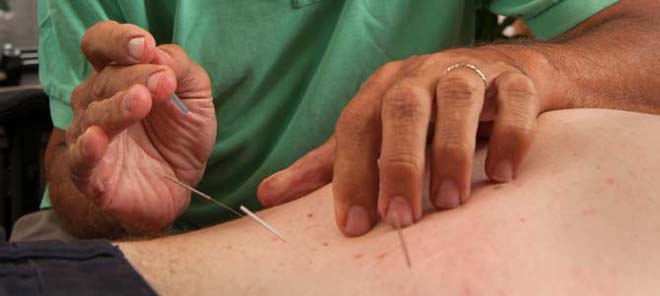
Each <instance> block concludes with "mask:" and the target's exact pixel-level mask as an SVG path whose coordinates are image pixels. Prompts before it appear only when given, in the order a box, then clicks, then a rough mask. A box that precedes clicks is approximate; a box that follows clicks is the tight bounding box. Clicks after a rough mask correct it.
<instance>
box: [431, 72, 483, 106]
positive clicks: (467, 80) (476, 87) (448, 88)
mask: <svg viewBox="0 0 660 296" xmlns="http://www.w3.org/2000/svg"><path fill="white" fill-rule="evenodd" d="M475 78H477V77H475ZM482 88H483V82H482V81H481V80H479V79H472V78H471V77H469V76H466V75H465V74H463V73H461V72H458V70H457V71H454V72H451V73H449V74H447V75H445V77H444V78H443V79H441V80H440V81H439V82H438V89H437V93H438V97H440V98H443V99H445V100H451V101H464V102H470V101H475V99H474V97H475V96H474V94H475V93H477V92H479V91H480V90H481V89H482Z"/></svg>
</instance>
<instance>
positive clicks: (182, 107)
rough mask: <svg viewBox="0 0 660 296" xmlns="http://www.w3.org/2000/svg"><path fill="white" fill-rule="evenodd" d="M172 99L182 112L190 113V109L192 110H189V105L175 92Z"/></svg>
mask: <svg viewBox="0 0 660 296" xmlns="http://www.w3.org/2000/svg"><path fill="white" fill-rule="evenodd" d="M170 100H171V101H172V103H174V105H175V106H176V107H177V108H179V110H180V111H181V113H184V114H185V113H188V111H190V110H188V106H186V104H185V103H183V101H181V99H180V98H179V96H177V95H176V94H173V95H172V97H171V98H170Z"/></svg>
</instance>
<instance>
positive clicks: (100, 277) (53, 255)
mask: <svg viewBox="0 0 660 296" xmlns="http://www.w3.org/2000/svg"><path fill="white" fill-rule="evenodd" d="M1 232H2V230H1V229H0V233H1ZM0 295H156V293H155V292H154V291H153V290H152V289H151V287H149V285H148V284H147V282H146V281H145V280H144V279H143V278H142V277H141V276H140V275H139V274H138V273H137V271H135V269H134V268H133V267H132V266H131V265H130V264H129V263H128V261H127V260H126V258H125V257H124V254H123V253H122V252H121V251H120V250H119V249H118V248H117V247H115V246H113V245H112V244H111V243H110V242H109V241H106V240H87V241H76V242H71V243H66V242H61V241H41V242H18V243H7V242H4V241H0Z"/></svg>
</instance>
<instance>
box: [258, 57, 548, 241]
mask: <svg viewBox="0 0 660 296" xmlns="http://www.w3.org/2000/svg"><path fill="white" fill-rule="evenodd" d="M533 58H534V59H536V57H533ZM528 60H530V59H529V57H528ZM532 60H533V59H532ZM539 61H540V60H539ZM545 66H546V65H545V64H539V67H545ZM448 69H450V70H448ZM482 74H483V75H484V77H483V78H482V76H481V75H482ZM545 105H546V104H544V102H542V101H541V100H540V98H539V95H538V92H537V87H536V85H535V82H534V81H532V80H531V79H530V78H529V76H528V75H527V74H526V73H524V72H523V71H522V70H521V68H520V67H519V65H517V64H516V62H515V61H513V60H512V59H511V58H510V57H509V56H507V55H505V54H503V53H502V52H501V50H497V48H496V47H492V48H488V47H486V48H476V49H457V50H451V51H445V52H441V53H436V54H431V55H425V56H416V57H411V58H409V59H407V60H404V61H398V62H392V63H388V64H386V65H384V66H383V67H382V68H380V69H379V70H378V71H376V73H374V74H373V75H372V76H371V78H369V79H368V81H366V82H365V83H364V84H363V85H362V87H361V88H360V90H359V91H358V93H357V94H356V95H355V96H354V97H353V99H352V100H351V101H350V103H349V104H348V106H347V107H346V108H345V109H344V111H343V112H342V114H341V116H340V118H339V120H338V122H337V126H336V130H335V134H334V135H333V137H332V138H331V139H330V140H329V141H328V142H327V143H326V144H324V145H323V146H321V147H320V148H318V149H317V150H314V151H312V152H310V153H309V154H308V155H307V156H305V157H303V158H301V159H300V160H298V161H297V162H296V163H294V164H293V165H292V166H291V167H289V168H287V169H285V170H283V171H281V172H278V173H277V174H275V175H273V176H271V177H269V178H267V179H266V180H264V181H263V182H262V184H261V185H260V188H259V191H258V195H259V198H260V200H261V201H262V203H264V204H265V205H268V206H270V205H276V204H279V203H283V202H286V201H289V200H292V199H295V198H297V197H299V196H301V195H304V194H306V193H308V192H310V191H312V190H314V189H316V188H318V187H320V186H321V185H323V184H327V183H328V182H330V181H332V182H334V184H333V186H334V197H335V213H336V218H337V224H338V225H339V227H340V229H341V230H342V231H343V232H344V233H345V234H346V235H349V236H357V235H362V234H364V233H366V232H367V231H369V229H371V227H372V225H373V224H374V223H375V221H376V220H377V215H376V212H378V213H379V214H380V216H381V217H382V218H384V219H385V220H386V221H387V222H389V223H391V224H394V223H395V222H396V221H395V220H398V223H400V224H401V225H403V226H406V225H410V224H412V223H414V222H415V221H417V220H418V219H420V218H421V216H422V206H421V205H422V201H421V199H422V192H423V179H424V171H425V166H426V164H427V163H429V166H430V168H431V185H430V193H431V199H432V202H433V204H435V206H436V207H437V208H440V209H451V208H455V207H457V206H459V205H460V204H461V203H464V202H466V200H467V199H468V197H469V195H470V178H471V175H472V172H471V170H472V159H473V154H474V150H475V141H476V139H475V138H476V134H477V128H478V127H479V123H480V122H484V123H488V122H492V123H493V126H492V136H491V138H490V144H489V147H488V158H487V161H486V172H487V174H488V176H489V177H490V178H491V179H492V180H494V181H497V182H506V181H509V180H511V179H513V178H515V176H516V173H517V171H518V169H519V168H520V166H521V164H522V162H523V160H524V159H525V156H526V155H527V153H528V152H529V148H530V145H531V143H532V140H533V137H534V131H535V126H536V118H537V115H538V114H539V113H540V111H541V110H544V108H545V107H544V106H545ZM427 152H429V153H428V154H427ZM333 167H334V171H333Z"/></svg>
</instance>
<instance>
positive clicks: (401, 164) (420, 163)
mask: <svg viewBox="0 0 660 296" xmlns="http://www.w3.org/2000/svg"><path fill="white" fill-rule="evenodd" d="M380 166H381V169H382V170H383V171H392V170H397V171H400V172H411V173H416V172H419V171H422V170H423V169H424V160H423V159H421V158H420V157H419V156H418V155H416V154H414V153H412V152H399V153H397V154H393V155H383V156H382V157H381V158H380Z"/></svg>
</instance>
